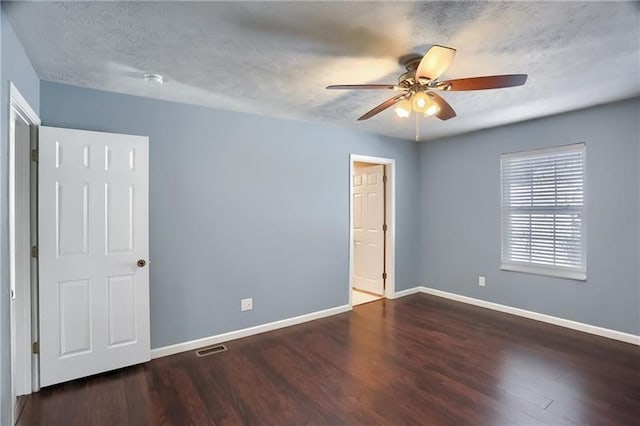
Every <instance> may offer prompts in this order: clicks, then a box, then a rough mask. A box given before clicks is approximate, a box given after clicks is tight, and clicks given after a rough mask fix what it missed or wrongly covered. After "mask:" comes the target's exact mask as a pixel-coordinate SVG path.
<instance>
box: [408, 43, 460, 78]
mask: <svg viewBox="0 0 640 426" xmlns="http://www.w3.org/2000/svg"><path fill="white" fill-rule="evenodd" d="M454 56H456V49H452V48H450V47H445V46H438V45H437V44H436V45H434V46H432V47H431V49H429V50H427V53H425V55H424V57H423V58H422V60H421V61H420V64H418V69H417V70H416V79H421V78H422V79H428V80H435V79H436V78H438V77H440V75H441V74H442V73H443V72H445V71H446V70H447V68H449V65H450V64H451V61H453V57H454Z"/></svg>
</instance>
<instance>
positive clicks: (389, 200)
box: [347, 154, 396, 307]
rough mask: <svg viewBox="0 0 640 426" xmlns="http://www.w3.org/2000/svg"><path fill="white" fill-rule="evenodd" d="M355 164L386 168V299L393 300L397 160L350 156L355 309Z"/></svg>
mask: <svg viewBox="0 0 640 426" xmlns="http://www.w3.org/2000/svg"><path fill="white" fill-rule="evenodd" d="M355 162H362V163H373V164H382V165H384V166H386V175H387V186H386V202H385V204H386V212H385V213H386V217H387V232H386V236H385V238H386V240H385V244H386V247H387V249H386V256H385V259H384V261H385V270H386V271H387V279H386V281H385V288H384V297H386V298H389V299H392V298H393V297H394V296H395V293H396V269H395V264H396V262H395V258H396V249H395V247H396V160H394V159H393V158H382V157H371V156H369V155H357V154H350V156H349V279H348V280H347V281H348V282H349V306H351V307H353V291H352V289H353V244H354V242H353V173H354V169H355V165H354V163H355Z"/></svg>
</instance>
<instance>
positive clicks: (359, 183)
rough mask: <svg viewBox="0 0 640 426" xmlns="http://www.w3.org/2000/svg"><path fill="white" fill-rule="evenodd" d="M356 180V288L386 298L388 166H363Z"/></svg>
mask: <svg viewBox="0 0 640 426" xmlns="http://www.w3.org/2000/svg"><path fill="white" fill-rule="evenodd" d="M354 173H355V174H354V176H353V226H354V227H353V237H354V250H353V257H354V259H353V261H354V264H353V286H354V287H355V288H356V289H359V290H364V291H367V292H370V293H374V294H378V295H383V294H384V281H383V279H382V273H383V271H384V231H383V229H382V226H383V224H384V182H383V176H384V166H383V165H376V164H372V165H370V166H360V167H357V168H356V169H355V171H354Z"/></svg>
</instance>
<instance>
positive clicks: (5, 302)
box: [0, 9, 40, 425]
mask: <svg viewBox="0 0 640 426" xmlns="http://www.w3.org/2000/svg"><path fill="white" fill-rule="evenodd" d="M1 10H2V9H0V15H2V16H0V26H1V28H0V34H1V40H0V45H1V46H2V47H1V48H0V58H1V59H2V66H1V67H0V68H1V70H0V73H1V74H0V103H1V107H0V114H1V117H2V118H1V120H0V121H1V126H0V200H1V202H0V205H1V207H0V244H1V246H0V253H1V259H2V261H1V262H0V348H1V350H0V383H1V385H0V393H1V397H0V425H8V424H9V423H10V415H11V407H10V405H11V388H10V387H9V378H10V375H11V351H10V337H11V336H10V327H9V210H8V205H9V186H8V184H9V182H8V181H9V179H8V178H9V175H8V170H9V131H8V129H9V81H13V83H14V84H15V86H16V87H17V88H18V90H19V91H20V93H22V95H23V96H24V98H25V99H26V100H27V102H29V104H30V105H31V107H32V108H33V109H34V111H36V113H37V112H38V108H39V104H40V80H39V79H38V76H37V75H36V73H35V71H34V70H33V67H32V66H31V62H30V61H29V58H28V57H27V55H26V53H25V52H24V49H23V48H22V44H21V43H20V41H19V40H18V38H17V37H16V34H15V32H14V31H13V28H12V27H11V24H10V23H9V22H8V21H7V20H6V18H5V17H4V15H3V14H2V12H1Z"/></svg>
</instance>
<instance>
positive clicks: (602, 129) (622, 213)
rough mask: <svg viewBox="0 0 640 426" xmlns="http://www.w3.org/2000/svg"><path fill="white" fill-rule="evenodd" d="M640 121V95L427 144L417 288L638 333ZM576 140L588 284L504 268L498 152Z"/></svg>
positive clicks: (423, 150) (423, 162) (423, 147)
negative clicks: (581, 163)
mask: <svg viewBox="0 0 640 426" xmlns="http://www.w3.org/2000/svg"><path fill="white" fill-rule="evenodd" d="M639 121H640V100H639V99H638V98H636V99H633V100H628V101H623V102H618V103H614V104H608V105H604V106H599V107H595V108H590V109H586V110H581V111H576V112H571V113H567V114H562V115H556V116H552V117H548V118H543V119H539V120H535V121H530V122H525V123H519V124H514V125H510V126H504V127H499V128H493V129H488V130H484V131H479V132H474V133H469V134H466V135H461V136H457V137H451V138H446V139H441V140H437V141H429V142H425V143H423V144H422V145H421V147H420V169H421V171H422V172H421V193H420V200H421V204H420V220H421V222H420V223H421V236H420V262H421V265H420V280H421V284H422V285H425V286H428V287H433V288H437V289H440V290H444V291H448V292H451V293H456V294H461V295H465V296H470V297H474V298H478V299H482V300H487V301H491V302H496V303H501V304H505V305H508V306H513V307H518V308H523V309H528V310H531V311H535V312H540V313H544V314H548V315H554V316H557V317H561V318H566V319H570V320H574V321H580V322H583V323H587V324H591V325H596V326H601V327H605V328H610V329H613V330H619V331H623V332H628V333H634V334H640V313H639V311H640V269H639V259H640V250H639V233H640V229H639V226H640V225H639V222H640V208H639V194H640V188H639V185H640V176H639V172H638V170H639V168H640V163H639V158H640V153H639V145H640V129H639V127H638V126H639V124H638V123H639ZM575 142H586V150H587V151H586V227H587V281H586V282H585V281H575V280H568V279H559V278H549V277H544V276H538V275H529V274H523V273H518V272H506V271H500V238H501V237H500V232H501V230H500V216H501V213H500V154H501V153H506V152H514V151H522V150H529V149H535V148H542V147H550V146H556V145H565V144H570V143H575ZM479 275H484V276H486V277H487V285H486V287H479V286H478V276H479Z"/></svg>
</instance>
